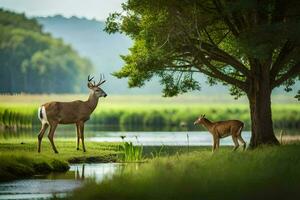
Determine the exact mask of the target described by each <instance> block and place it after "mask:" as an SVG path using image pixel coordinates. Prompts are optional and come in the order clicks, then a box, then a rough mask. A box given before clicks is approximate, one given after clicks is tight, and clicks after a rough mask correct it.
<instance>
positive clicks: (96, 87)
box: [87, 74, 107, 98]
mask: <svg viewBox="0 0 300 200" xmlns="http://www.w3.org/2000/svg"><path fill="white" fill-rule="evenodd" d="M93 78H94V77H92V78H91V77H90V75H89V76H88V84H87V86H88V88H89V89H90V90H91V91H92V93H93V94H94V95H95V96H96V97H98V98H99V97H106V96H107V94H106V93H105V92H104V91H103V90H102V89H101V88H100V85H102V84H103V83H105V81H106V80H104V75H102V74H100V80H99V82H98V83H97V84H96V83H95V81H93V82H92V80H93Z"/></svg>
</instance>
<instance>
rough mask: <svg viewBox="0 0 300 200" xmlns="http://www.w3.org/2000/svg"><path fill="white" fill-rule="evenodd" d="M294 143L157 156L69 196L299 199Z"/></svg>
mask: <svg viewBox="0 0 300 200" xmlns="http://www.w3.org/2000/svg"><path fill="white" fill-rule="evenodd" d="M299 147H300V146H299V144H298V145H286V146H281V147H266V148H262V149H256V150H253V151H246V152H231V151H230V150H220V151H218V152H216V153H214V154H212V153H210V152H209V151H208V150H203V151H198V152H190V154H184V155H176V156H171V157H164V158H157V159H153V160H151V161H149V162H148V163H145V164H142V165H139V167H138V169H137V170H134V169H132V168H131V165H127V168H125V170H123V171H120V172H119V173H117V174H115V175H114V176H113V177H112V178H111V179H107V180H105V181H104V182H102V183H95V182H89V183H87V184H86V185H85V186H84V187H83V188H79V189H78V190H76V191H75V192H73V193H72V195H71V196H70V197H69V199H149V200H150V199H151V200H152V199H157V200H159V199H163V200H168V199H178V200H180V199H186V200H188V199H195V200H196V199H299V197H300V193H299V186H300V183H299V180H300V171H299V168H300V154H299ZM132 167H133V168H135V166H132Z"/></svg>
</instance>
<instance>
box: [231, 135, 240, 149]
mask: <svg viewBox="0 0 300 200" xmlns="http://www.w3.org/2000/svg"><path fill="white" fill-rule="evenodd" d="M232 140H233V143H234V148H233V151H235V150H236V149H237V148H238V147H239V142H238V139H237V137H236V136H232Z"/></svg>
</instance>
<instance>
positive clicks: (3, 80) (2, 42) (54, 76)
mask: <svg viewBox="0 0 300 200" xmlns="http://www.w3.org/2000/svg"><path fill="white" fill-rule="evenodd" d="M0 30H1V31H0V66H1V67H0V85H1V87H0V92H2V93H18V92H28V93H51V92H58V93H71V92H79V91H82V89H83V88H85V84H83V83H82V82H83V81H85V79H86V75H87V74H88V73H89V72H90V71H91V70H92V64H91V62H90V61H89V60H87V59H85V58H82V57H80V56H79V55H78V53H77V52H76V51H75V50H73V49H72V47H70V46H68V45H66V44H64V43H63V41H62V40H60V39H54V38H52V37H51V35H50V34H47V33H44V32H43V31H42V27H41V25H39V24H38V23H37V22H36V20H34V19H27V18H26V17H25V16H24V15H23V14H15V13H12V12H9V11H4V10H0ZM80 85H81V86H84V87H81V86H80Z"/></svg>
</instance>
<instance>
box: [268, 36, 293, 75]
mask: <svg viewBox="0 0 300 200" xmlns="http://www.w3.org/2000/svg"><path fill="white" fill-rule="evenodd" d="M293 50H294V45H293V43H292V42H291V41H290V40H288V41H286V43H285V44H284V45H283V47H282V48H281V51H280V53H279V55H278V56H277V58H276V61H275V62H274V64H273V66H272V68H271V72H270V77H271V79H272V80H275V78H276V76H277V74H278V72H279V71H280V70H281V69H282V68H283V67H284V62H285V61H286V59H287V57H288V56H289V54H290V53H291V52H292V51H293Z"/></svg>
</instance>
